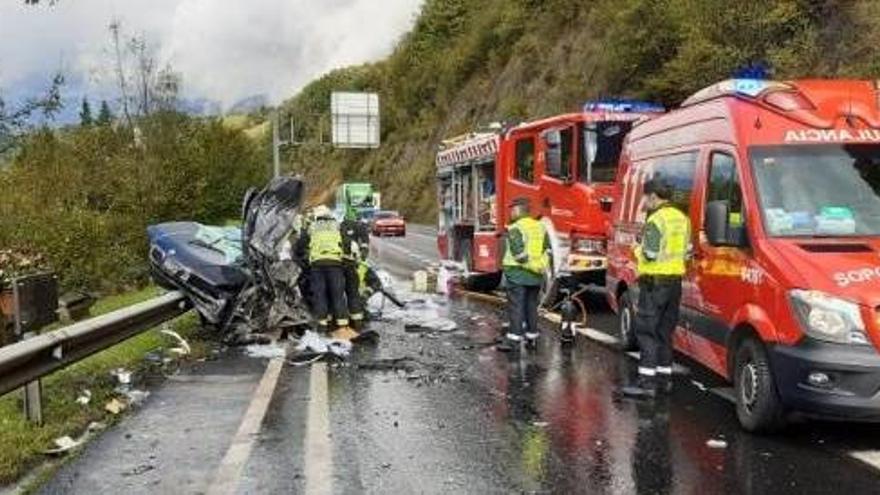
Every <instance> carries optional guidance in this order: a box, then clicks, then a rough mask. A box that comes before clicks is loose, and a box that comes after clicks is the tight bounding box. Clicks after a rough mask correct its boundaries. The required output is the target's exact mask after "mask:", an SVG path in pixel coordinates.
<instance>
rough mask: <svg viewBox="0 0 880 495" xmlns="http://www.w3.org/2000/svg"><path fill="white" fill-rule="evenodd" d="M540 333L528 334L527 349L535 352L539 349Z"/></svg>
mask: <svg viewBox="0 0 880 495" xmlns="http://www.w3.org/2000/svg"><path fill="white" fill-rule="evenodd" d="M540 336H541V334H539V333H526V349H531V350H535V349H537V348H538V337H540Z"/></svg>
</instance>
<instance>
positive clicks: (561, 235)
mask: <svg viewBox="0 0 880 495" xmlns="http://www.w3.org/2000/svg"><path fill="white" fill-rule="evenodd" d="M663 111H664V109H663V107H661V106H659V105H655V104H652V103H647V102H640V101H632V100H602V101H595V102H589V103H587V104H586V105H585V106H584V108H583V111H582V112H580V113H572V114H566V115H559V116H555V117H551V118H547V119H544V120H539V121H535V122H528V123H524V124H520V125H518V126H515V127H512V128H502V127H501V126H496V128H495V129H489V130H487V131H485V132H477V133H469V134H466V135H463V136H458V137H455V138H451V139H447V140H445V141H443V143H442V144H441V146H440V151H439V152H438V154H437V158H436V162H437V194H438V203H439V204H438V210H439V225H438V248H439V251H440V257H441V259H445V260H454V261H459V262H461V264H462V265H463V267H464V268H465V270H466V271H467V273H466V277H465V280H466V283H467V284H468V285H470V287H471V288H473V289H481V290H491V289H494V288H495V286H497V285H498V283H499V281H500V279H501V260H502V258H503V257H504V235H505V232H506V228H507V225H508V224H509V218H508V215H509V209H508V208H507V205H509V204H510V203H511V202H512V201H513V200H514V199H517V198H528V199H529V200H530V202H531V208H532V213H533V214H535V215H539V216H540V217H541V219H542V221H543V222H544V224H545V226H546V227H547V230H548V232H549V233H550V241H551V245H552V248H553V263H552V267H551V268H550V269H549V270H548V272H547V273H546V274H545V275H546V279H547V281H548V282H550V281H552V280H553V279H555V278H558V277H567V276H575V277H577V278H579V279H582V280H583V281H585V282H590V281H592V282H594V283H596V284H598V285H602V284H603V283H604V278H605V268H606V260H605V249H606V236H607V233H608V228H609V215H610V212H611V207H612V204H613V202H614V198H615V188H616V186H615V184H614V181H615V177H616V175H617V164H618V161H619V156H620V149H621V147H622V145H623V139H624V137H625V136H626V134H627V133H628V132H629V130H630V129H631V128H632V125H633V123H634V122H635V121H637V120H639V119H642V118H646V117H653V116H656V115H659V114H660V113H662V112H663ZM555 286H556V284H553V283H546V284H545V287H555ZM545 296H546V297H548V298H550V297H552V291H550V293H547V294H545Z"/></svg>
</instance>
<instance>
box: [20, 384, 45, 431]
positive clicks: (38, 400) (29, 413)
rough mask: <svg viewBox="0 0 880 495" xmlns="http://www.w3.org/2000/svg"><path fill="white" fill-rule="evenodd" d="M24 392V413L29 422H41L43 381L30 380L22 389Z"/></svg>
mask: <svg viewBox="0 0 880 495" xmlns="http://www.w3.org/2000/svg"><path fill="white" fill-rule="evenodd" d="M22 391H23V392H24V415H25V416H26V417H27V420H28V421H30V422H31V423H36V424H38V425H42V424H43V383H42V382H41V381H40V380H37V381H35V382H30V383H28V384H27V385H25V386H24V388H23V389H22Z"/></svg>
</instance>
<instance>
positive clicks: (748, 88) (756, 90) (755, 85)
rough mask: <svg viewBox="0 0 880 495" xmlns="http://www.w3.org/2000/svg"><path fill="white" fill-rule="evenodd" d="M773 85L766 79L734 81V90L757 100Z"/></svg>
mask: <svg viewBox="0 0 880 495" xmlns="http://www.w3.org/2000/svg"><path fill="white" fill-rule="evenodd" d="M771 85H772V83H771V82H768V81H766V80H764V79H734V80H733V90H734V91H735V92H737V93H739V94H741V95H746V96H750V97H752V98H755V97H756V96H758V95H759V94H761V92H763V91H764V90H765V89H767V88H769V87H770V86H771Z"/></svg>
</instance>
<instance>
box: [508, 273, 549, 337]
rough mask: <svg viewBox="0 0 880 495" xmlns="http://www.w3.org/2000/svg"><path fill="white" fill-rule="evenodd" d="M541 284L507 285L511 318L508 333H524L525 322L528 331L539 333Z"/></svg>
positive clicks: (509, 315) (520, 334)
mask: <svg viewBox="0 0 880 495" xmlns="http://www.w3.org/2000/svg"><path fill="white" fill-rule="evenodd" d="M540 292H541V286H539V285H519V284H514V283H508V285H507V300H508V304H507V311H508V312H509V313H508V317H509V318H510V329H509V330H508V333H512V334H514V335H519V336H520V337H522V335H523V324H525V332H526V333H532V334H535V333H538V296H539V294H540Z"/></svg>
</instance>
